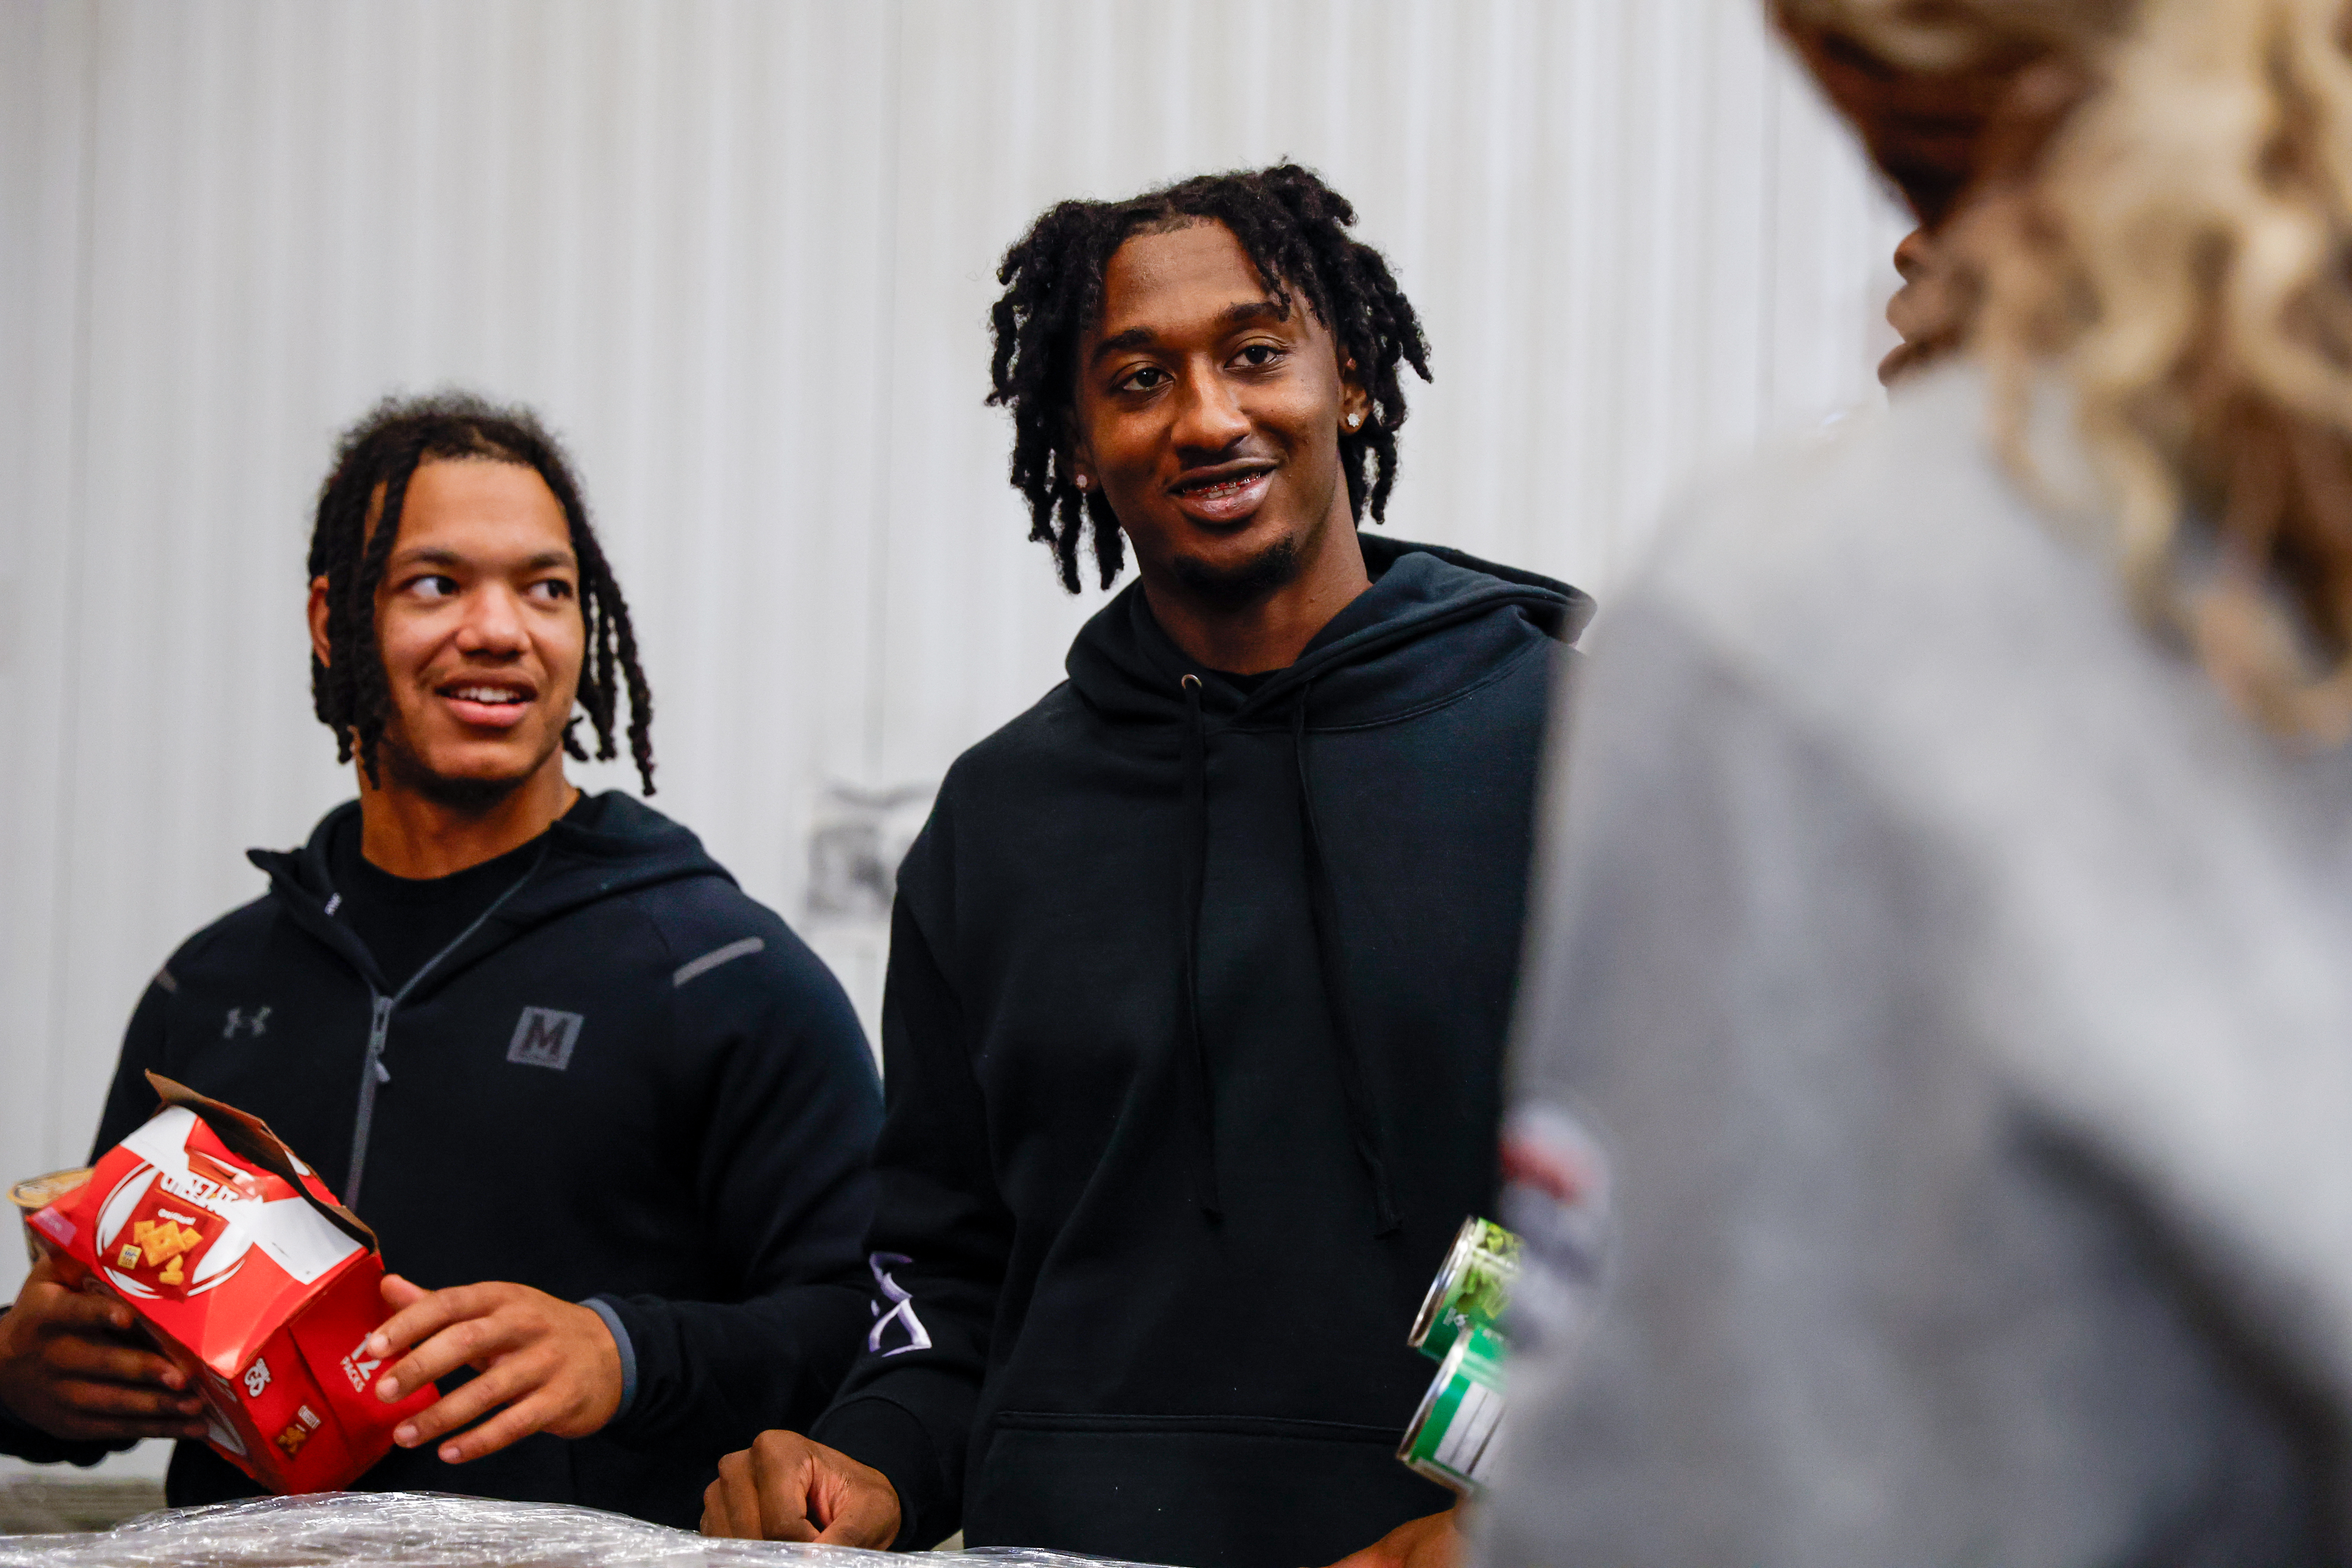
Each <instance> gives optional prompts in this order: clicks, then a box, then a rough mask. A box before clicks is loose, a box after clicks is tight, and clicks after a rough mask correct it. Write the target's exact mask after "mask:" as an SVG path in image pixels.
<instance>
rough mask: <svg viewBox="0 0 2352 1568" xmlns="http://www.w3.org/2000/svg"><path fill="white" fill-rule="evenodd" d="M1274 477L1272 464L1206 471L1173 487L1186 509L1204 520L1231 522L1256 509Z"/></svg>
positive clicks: (1173, 491)
mask: <svg viewBox="0 0 2352 1568" xmlns="http://www.w3.org/2000/svg"><path fill="white" fill-rule="evenodd" d="M1273 478H1274V469H1273V468H1272V467H1271V466H1269V467H1265V468H1243V469H1240V470H1238V471H1235V470H1232V469H1228V470H1226V471H1224V472H1222V473H1213V474H1206V475H1203V476H1202V477H1201V478H1200V479H1191V480H1186V481H1184V482H1181V483H1179V484H1177V485H1174V486H1172V487H1171V493H1173V494H1174V496H1175V497H1176V499H1177V500H1178V501H1179V502H1181V504H1182V505H1183V508H1184V510H1186V511H1188V512H1190V513H1192V515H1193V516H1194V517H1196V518H1198V519H1200V520H1201V521H1205V522H1230V521H1234V520H1235V519H1237V518H1241V517H1245V516H1247V515H1248V514H1249V513H1251V512H1254V511H1255V510H1257V507H1258V503H1259V502H1260V501H1261V500H1265V492H1266V487H1267V485H1268V484H1269V483H1270V482H1271V481H1272V479H1273Z"/></svg>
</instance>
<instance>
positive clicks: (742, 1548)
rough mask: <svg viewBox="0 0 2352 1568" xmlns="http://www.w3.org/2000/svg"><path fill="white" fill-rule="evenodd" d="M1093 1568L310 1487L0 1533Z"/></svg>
mask: <svg viewBox="0 0 2352 1568" xmlns="http://www.w3.org/2000/svg"><path fill="white" fill-rule="evenodd" d="M910 1562H911V1563H919V1564H921V1565H922V1568H1104V1564H1105V1563H1106V1560H1105V1559H1102V1558H1098V1557H1079V1556H1074V1555H1071V1554H1070V1553H1067V1552H1043V1551H1033V1550H1029V1549H1026V1548H1015V1547H982V1548H979V1549H976V1550H972V1551H967V1552H926V1553H922V1554H920V1555H919V1556H916V1557H914V1558H912V1559H909V1558H908V1557H906V1556H903V1555H895V1554H893V1553H890V1552H866V1551H860V1550H858V1549H857V1548H856V1547H849V1546H817V1545H803V1544H799V1543H795V1542H781V1541H759V1542H755V1541H710V1540H706V1539H704V1538H703V1537H701V1536H699V1535H694V1534H689V1533H688V1531H682V1530H668V1529H665V1528H664V1527H662V1526H661V1525H657V1524H647V1523H645V1522H644V1521H641V1520H635V1519H630V1518H628V1517H627V1516H626V1515H624V1514H617V1513H602V1512H599V1511H598V1510H594V1509H588V1508H567V1507H563V1506H562V1505H560V1504H556V1503H534V1502H496V1501H489V1500H484V1499H480V1498H461V1497H448V1496H445V1495H443V1494H441V1493H438V1492H321V1493H313V1494H310V1495H308V1496H303V1497H282V1498H257V1499H255V1500H252V1501H250V1502H230V1503H216V1504H215V1505H213V1506H211V1507H209V1508H183V1509H169V1510H164V1511H163V1512H161V1513H150V1514H143V1515H142V1516H141V1517H139V1518H137V1519H134V1520H131V1521H129V1522H128V1523H125V1524H120V1525H117V1526H116V1527H115V1528H114V1529H112V1530H109V1531H100V1532H98V1533H94V1534H89V1535H10V1536H0V1568H216V1565H217V1568H312V1565H317V1568H327V1565H330V1564H334V1565H339V1568H340V1565H351V1568H375V1565H376V1564H384V1565H386V1568H392V1565H395V1564H396V1565H398V1568H425V1565H428V1564H431V1565H436V1568H438V1565H447V1568H458V1565H460V1564H463V1565H465V1568H638V1565H639V1564H647V1565H658V1568H752V1565H754V1564H766V1565H769V1568H781V1565H782V1564H787V1563H790V1564H797V1565H798V1568H881V1565H882V1564H885V1563H897V1564H898V1565H899V1568H908V1564H909V1563H910Z"/></svg>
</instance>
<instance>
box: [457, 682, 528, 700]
mask: <svg viewBox="0 0 2352 1568" xmlns="http://www.w3.org/2000/svg"><path fill="white" fill-rule="evenodd" d="M449 695H450V696H452V697H454V698H456V699H457V700H458V701H460V702H501V703H503V702H520V701H521V700H522V693H520V692H519V691H509V690H506V689H504V688H502V687H496V686H460V687H457V689H454V690H452V691H451V692H450V693H449Z"/></svg>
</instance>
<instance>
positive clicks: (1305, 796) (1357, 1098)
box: [1290, 682, 1402, 1236]
mask: <svg viewBox="0 0 2352 1568" xmlns="http://www.w3.org/2000/svg"><path fill="white" fill-rule="evenodd" d="M1311 685H1312V683H1311V682H1310V683H1309V684H1308V685H1307V686H1302V687H1300V688H1299V689H1298V705H1297V707H1295V708H1293V709H1292V710H1290V746H1291V751H1292V753H1293V754H1294V755H1295V756H1296V757H1297V760H1298V826H1299V829H1300V837H1302V838H1303V839H1305V841H1306V846H1307V917H1308V923H1309V924H1311V925H1313V926H1314V928H1315V960H1316V965H1317V967H1318V969H1320V970H1321V971H1322V973H1323V998H1324V1001H1325V1002H1326V1004H1327V1005H1328V1006H1329V1007H1330V1009H1331V1037H1332V1040H1333V1042H1334V1043H1335V1044H1337V1045H1338V1047H1339V1089H1340V1092H1341V1094H1342V1095H1344V1096H1345V1098H1346V1100H1347V1102H1348V1131H1349V1134H1350V1135H1351V1136H1352V1137H1353V1139H1354V1140H1355V1144H1356V1158H1358V1159H1359V1160H1361V1161H1362V1162H1363V1163H1364V1170H1365V1173H1367V1174H1369V1175H1370V1177H1371V1178H1372V1215H1373V1224H1372V1234H1373V1235H1374V1236H1386V1235H1388V1234H1389V1233H1390V1232H1391V1231H1393V1230H1395V1229H1396V1228H1397V1226H1399V1225H1400V1224H1401V1223H1402V1221H1401V1220H1400V1219H1399V1218H1398V1216H1397V1207H1396V1194H1395V1193H1394V1192H1393V1191H1392V1190H1391V1187H1390V1184H1389V1151H1388V1140H1387V1139H1386V1138H1384V1137H1382V1136H1381V1125H1380V1118H1379V1117H1378V1116H1377V1115H1375V1114H1374V1113H1373V1110H1372V1091H1371V1087H1370V1085H1369V1084H1367V1083H1366V1082H1365V1081H1364V1056H1363V1052H1362V1051H1361V1050H1360V1049H1359V1048H1358V1047H1357V1043H1356V1026H1355V1017H1354V1012H1353V1009H1352V1008H1350V1007H1349V1004H1348V988H1347V984H1346V982H1347V969H1346V966H1345V965H1344V964H1343V963H1341V962H1340V954H1339V900H1338V898H1337V897H1335V896H1334V895H1333V893H1332V891H1331V874H1330V870H1329V868H1328V865H1327V864H1326V862H1325V860H1324V857H1323V833H1322V829H1321V828H1319V827H1318V826H1317V825H1316V821H1315V781H1314V777H1313V775H1312V774H1310V773H1308V772H1307V691H1308V689H1310V687H1311Z"/></svg>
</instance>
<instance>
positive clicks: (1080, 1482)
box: [964, 1410, 1454, 1568]
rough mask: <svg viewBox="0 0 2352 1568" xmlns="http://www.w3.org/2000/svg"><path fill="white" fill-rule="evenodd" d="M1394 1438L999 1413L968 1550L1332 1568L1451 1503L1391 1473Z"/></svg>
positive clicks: (1339, 1429)
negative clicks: (1050, 1550)
mask: <svg viewBox="0 0 2352 1568" xmlns="http://www.w3.org/2000/svg"><path fill="white" fill-rule="evenodd" d="M1398 1436H1399V1433H1398V1432H1396V1431H1394V1430H1391V1428H1389V1427H1386V1426H1358V1425H1355V1424H1352V1423H1349V1422H1339V1421H1291V1420H1279V1419H1273V1418H1253V1417H1243V1416H1183V1415H1063V1414H1057V1413H1054V1412H1047V1411H1031V1410H1012V1411H1005V1412H1003V1413H1002V1414H1000V1415H998V1416H997V1417H996V1419H995V1421H994V1423H993V1424H992V1428H991V1431H990V1435H989V1437H988V1442H987V1447H986V1449H985V1451H984V1453H983V1455H982V1458H981V1463H980V1468H979V1473H978V1475H977V1476H976V1478H975V1479H974V1480H973V1483H972V1486H971V1493H970V1503H969V1506H968V1507H967V1508H966V1510H965V1514H964V1539H965V1540H966V1541H967V1542H971V1544H973V1545H976V1546H977V1545H993V1546H1049V1547H1055V1548H1057V1549H1060V1550H1063V1551H1067V1552H1089V1553H1092V1554H1095V1555H1097V1556H1105V1557H1118V1558H1125V1559H1128V1560H1129V1561H1131V1562H1143V1563H1183V1564H1197V1565H1199V1568H1258V1565H1260V1564H1265V1565H1267V1568H1299V1565H1300V1564H1311V1563H1331V1562H1336V1561H1337V1560H1338V1559H1339V1558H1341V1557H1344V1556H1346V1555H1347V1554H1348V1553H1349V1552H1353V1551H1355V1550H1356V1549H1358V1548H1359V1547H1363V1546H1369V1545H1370V1544H1371V1543H1372V1542H1375V1541H1377V1540H1379V1539H1380V1538H1381V1536H1382V1535H1385V1534H1386V1533H1388V1531H1391V1530H1392V1529H1394V1528H1395V1527H1396V1526H1398V1525H1400V1524H1402V1523H1403V1522H1404V1521H1406V1520H1408V1519H1416V1518H1419V1517H1420V1516H1422V1515H1423V1514H1428V1513H1435V1512H1437V1511H1439V1510H1443V1509H1444V1508H1447V1507H1449V1506H1450V1505H1451V1504H1452V1502H1453V1500H1454V1499H1453V1494H1452V1493H1450V1492H1448V1491H1446V1490H1445V1489H1444V1488H1442V1487H1438V1486H1433V1485H1432V1484H1431V1483H1429V1482H1428V1481H1425V1480H1423V1479H1421V1478H1420V1477H1418V1476H1416V1475H1414V1474H1413V1473H1412V1471H1410V1470H1408V1469H1406V1468H1404V1467H1403V1466H1402V1465H1401V1464H1399V1463H1398V1462H1397V1458H1396V1446H1397V1440H1398Z"/></svg>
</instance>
